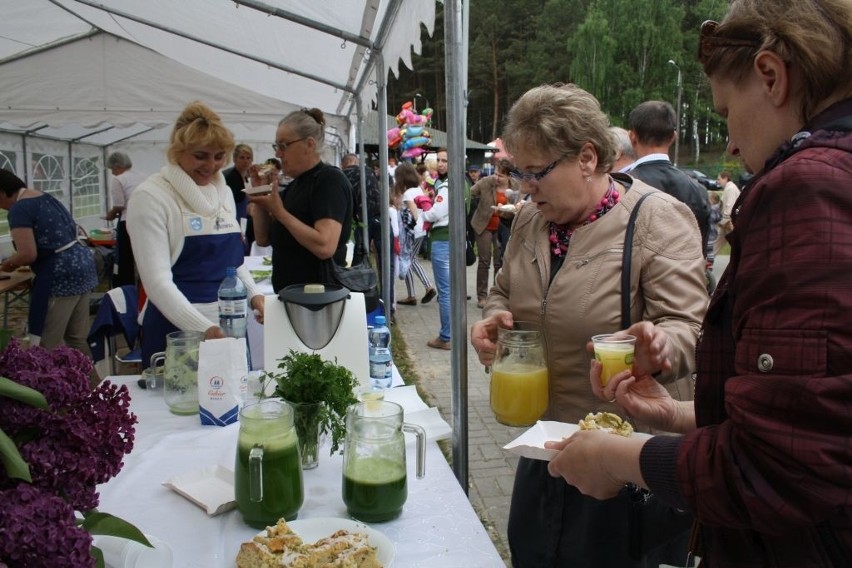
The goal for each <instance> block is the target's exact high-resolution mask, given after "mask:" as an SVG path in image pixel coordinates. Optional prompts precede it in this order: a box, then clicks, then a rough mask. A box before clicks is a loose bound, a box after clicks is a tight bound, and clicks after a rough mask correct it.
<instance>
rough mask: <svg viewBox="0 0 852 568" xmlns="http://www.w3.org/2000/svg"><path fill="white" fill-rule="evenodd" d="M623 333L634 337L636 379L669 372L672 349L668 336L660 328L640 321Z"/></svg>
mask: <svg viewBox="0 0 852 568" xmlns="http://www.w3.org/2000/svg"><path fill="white" fill-rule="evenodd" d="M625 333H628V334H629V335H633V336H635V337H636V351H635V353H634V355H633V372H634V374H635V375H636V376H637V377H644V376H651V375H653V374H655V373H659V372H665V371H671V369H672V362H671V360H670V357H671V354H672V348H671V344H670V343H669V336H668V334H666V332H665V331H664V330H663V329H662V328H660V327H657V326H655V325H654V324H653V323H651V322H649V321H640V322H639V323H634V324H633V325H631V326H630V327H629V328H627V330H626V331H625Z"/></svg>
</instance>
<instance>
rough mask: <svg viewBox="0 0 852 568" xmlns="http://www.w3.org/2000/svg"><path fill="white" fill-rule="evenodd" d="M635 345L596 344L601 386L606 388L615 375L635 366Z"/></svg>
mask: <svg viewBox="0 0 852 568" xmlns="http://www.w3.org/2000/svg"><path fill="white" fill-rule="evenodd" d="M633 349H634V348H633V345H632V344H629V343H598V342H596V343H595V359H597V360H598V361H599V362H600V364H601V366H602V368H601V384H602V385H603V386H606V384H607V383H608V382H609V380H610V379H611V378H612V377H613V375H617V374H618V373H620V372H621V371H626V370H628V369H630V368H631V367H632V366H633Z"/></svg>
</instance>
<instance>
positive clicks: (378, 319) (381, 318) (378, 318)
mask: <svg viewBox="0 0 852 568" xmlns="http://www.w3.org/2000/svg"><path fill="white" fill-rule="evenodd" d="M386 322H387V320H386V319H385V316H376V325H385V323H386Z"/></svg>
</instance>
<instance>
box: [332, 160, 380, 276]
mask: <svg viewBox="0 0 852 568" xmlns="http://www.w3.org/2000/svg"><path fill="white" fill-rule="evenodd" d="M340 165H341V167H342V169H343V173H344V174H346V177H347V178H348V179H349V183H350V184H352V220H353V221H354V222H353V223H352V226H353V227H354V228H355V231H354V232H355V251H354V253H353V258H352V265H353V266H354V265H356V264H359V263H360V262H361V259H362V258H363V256H364V253H365V249H366V251H367V252H369V249H370V243H373V244H374V245H375V246H376V251H377V252H379V254H378V256H379V259H380V260H381V256H382V255H381V250H382V248H381V243H382V221H381V214H382V212H381V194H380V193H379V182H378V181H377V180H376V176H375V175H374V174H373V171H372V169H371V168H365V169H364V172H365V175H366V186H367V232H368V234H369V239H370V242H368V243H367V246H366V247H365V246H363V241H364V233H363V227H364V220H363V219H362V210H361V159H360V158H359V157H358V154H346V155H345V156H343V160H342V161H341V164H340Z"/></svg>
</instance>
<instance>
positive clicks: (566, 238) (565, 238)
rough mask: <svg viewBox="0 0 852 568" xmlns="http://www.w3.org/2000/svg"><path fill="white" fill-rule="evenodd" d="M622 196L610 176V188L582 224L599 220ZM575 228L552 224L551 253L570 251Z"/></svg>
mask: <svg viewBox="0 0 852 568" xmlns="http://www.w3.org/2000/svg"><path fill="white" fill-rule="evenodd" d="M620 198H621V194H620V193H618V190H617V189H615V182H614V181H613V180H612V178H610V180H609V188H608V189H607V190H606V193H605V194H604V196H603V197H602V198H601V201H600V203H599V204H598V207H597V209H595V211H594V213H592V214H591V215H589V217H588V218H587V219H586V221H585V222H584V223H583V224H582V225H580V226H581V227H582V226H585V225H588V224H589V223H592V222H594V221H597V220H598V219H600V218H601V217H603V216H604V215H605V214H606V213H607V211H609V210H610V209H612V208H613V207H615V204H616V203H618V201H619V199H620ZM575 230H577V227H575V228H573V229H572V228H570V227H569V226H568V225H559V224H557V223H551V224H550V246H551V247H552V248H551V249H550V253H551V254H552V255H553V256H556V257H562V256H564V255H565V254H566V253H567V252H568V243H569V242H571V236H572V235H573V234H574V231H575Z"/></svg>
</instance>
